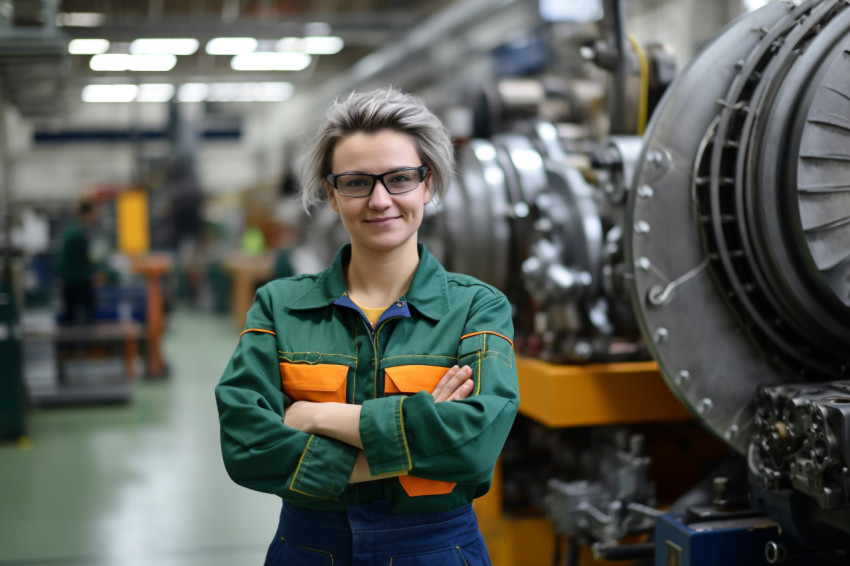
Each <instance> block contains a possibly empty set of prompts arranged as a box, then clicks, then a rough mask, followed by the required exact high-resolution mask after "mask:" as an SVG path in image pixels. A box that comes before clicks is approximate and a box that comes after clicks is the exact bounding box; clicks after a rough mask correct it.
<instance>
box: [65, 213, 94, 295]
mask: <svg viewBox="0 0 850 566" xmlns="http://www.w3.org/2000/svg"><path fill="white" fill-rule="evenodd" d="M58 271H59V277H60V278H61V279H62V280H63V281H64V282H65V283H91V277H92V275H93V274H94V265H93V264H92V262H91V259H89V239H88V236H87V235H86V229H85V227H84V226H83V225H82V223H81V222H80V221H79V220H76V219H75V220H72V221H71V222H70V223H69V224H68V226H66V227H65V230H64V231H63V232H62V243H61V245H60V248H59V270H58Z"/></svg>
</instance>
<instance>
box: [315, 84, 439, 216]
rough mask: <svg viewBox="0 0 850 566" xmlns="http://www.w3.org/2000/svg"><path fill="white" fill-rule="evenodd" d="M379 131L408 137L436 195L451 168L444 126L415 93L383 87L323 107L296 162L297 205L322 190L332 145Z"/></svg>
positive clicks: (322, 194)
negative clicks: (300, 159)
mask: <svg viewBox="0 0 850 566" xmlns="http://www.w3.org/2000/svg"><path fill="white" fill-rule="evenodd" d="M381 130H392V131H396V132H400V133H403V134H407V135H409V136H410V137H411V139H412V140H413V143H414V145H416V152H417V153H418V154H419V158H420V159H421V160H422V163H423V164H424V165H427V166H428V168H429V169H430V170H431V191H432V193H433V195H434V196H435V197H436V198H437V199H440V198H442V196H443V194H445V191H446V189H447V188H448V186H449V184H450V183H451V179H452V176H453V175H454V170H455V157H454V147H453V145H452V140H451V136H450V135H449V131H448V130H447V129H446V127H445V126H444V125H443V123H442V122H441V121H440V119H439V118H437V116H435V115H434V114H433V113H432V112H431V111H430V110H429V109H428V108H427V107H426V106H425V104H424V102H423V101H422V100H421V99H420V98H419V97H417V96H414V95H412V94H407V93H403V92H401V91H399V90H397V89H395V88H393V87H388V88H383V89H378V90H373V91H369V92H352V93H350V94H349V95H347V96H346V97H340V98H337V100H336V101H334V103H333V104H332V105H331V107H330V108H329V109H328V112H327V115H326V119H325V122H324V123H323V124H322V126H321V127H320V128H319V131H318V133H317V134H316V136H315V137H314V138H313V140H312V142H311V143H310V144H309V146H308V147H307V153H306V155H305V156H304V160H303V162H302V164H301V204H302V205H303V207H304V209H305V210H306V211H308V212H309V210H310V208H312V207H313V206H314V205H315V204H317V203H318V202H319V201H321V200H322V198H323V197H324V195H325V188H324V184H323V183H322V180H323V179H324V178H326V177H327V176H328V175H330V174H331V173H332V171H331V161H332V160H333V152H334V149H335V148H336V145H337V144H338V143H339V142H340V141H342V140H343V139H345V138H346V137H348V136H350V135H352V134H355V133H359V132H365V133H377V132H379V131H381Z"/></svg>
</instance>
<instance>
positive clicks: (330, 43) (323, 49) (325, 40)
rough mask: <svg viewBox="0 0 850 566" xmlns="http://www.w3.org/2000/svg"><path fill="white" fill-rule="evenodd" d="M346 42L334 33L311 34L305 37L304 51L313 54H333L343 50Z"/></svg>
mask: <svg viewBox="0 0 850 566" xmlns="http://www.w3.org/2000/svg"><path fill="white" fill-rule="evenodd" d="M344 45H345V42H344V41H343V40H342V38H341V37H336V36H334V35H325V36H316V35H313V36H309V37H305V38H304V47H303V49H304V52H305V53H311V54H313V55H333V54H334V53H339V52H340V51H342V48H343V46H344Z"/></svg>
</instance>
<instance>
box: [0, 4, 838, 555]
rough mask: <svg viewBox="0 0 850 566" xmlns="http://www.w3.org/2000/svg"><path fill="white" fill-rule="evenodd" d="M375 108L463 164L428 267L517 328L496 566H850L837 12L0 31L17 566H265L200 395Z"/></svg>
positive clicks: (298, 248)
mask: <svg viewBox="0 0 850 566" xmlns="http://www.w3.org/2000/svg"><path fill="white" fill-rule="evenodd" d="M387 85H393V86H395V87H397V88H398V89H401V90H403V91H405V92H409V93H412V94H415V95H416V96H418V97H420V98H421V99H422V100H423V101H424V102H425V103H426V104H427V105H428V107H429V108H430V109H431V110H432V111H433V112H434V113H435V114H436V115H437V116H439V117H440V119H441V120H442V122H443V123H444V124H445V126H446V127H447V128H448V130H449V132H450V134H451V137H452V141H453V143H454V146H455V150H456V156H457V167H456V170H457V171H456V175H455V178H454V179H453V181H452V183H451V186H450V187H449V189H448V190H447V192H446V194H445V197H444V198H443V199H439V200H435V201H434V202H432V203H430V204H429V205H428V206H427V207H426V209H425V218H424V220H423V223H422V227H421V229H420V231H419V241H420V242H421V243H423V244H425V246H426V247H427V248H428V250H429V251H430V252H431V253H432V254H434V256H436V257H437V259H438V260H439V261H440V262H441V263H442V264H443V265H444V266H445V267H446V269H447V270H449V271H452V272H458V273H463V274H467V275H470V276H473V277H475V278H477V279H480V280H481V281H484V282H486V283H488V284H490V285H492V286H494V287H496V288H497V289H499V290H500V291H501V292H502V293H504V294H505V295H506V296H507V298H508V299H509V301H510V303H511V306H512V312H513V325H514V337H513V338H514V340H513V348H514V352H515V355H516V369H517V374H518V379H519V392H520V401H519V409H518V410H519V413H518V415H517V417H516V419H515V421H514V423H513V427H512V429H511V431H510V433H509V435H508V438H507V442H506V443H505V445H504V448H503V449H502V452H501V456H500V457H499V462H498V465H497V466H496V470H495V473H494V475H493V479H492V485H491V488H490V490H489V492H488V493H486V495H483V496H482V497H479V498H478V499H476V500H475V502H474V504H473V505H474V509H475V512H476V515H477V517H478V524H479V529H480V531H481V533H482V535H483V537H484V540H485V541H486V545H487V548H488V551H489V554H490V559H491V561H492V563H493V565H494V566H536V565H547V566H548V565H555V566H590V565H605V564H622V565H633V566H756V565H762V564H782V565H786V564H793V565H804V566H817V565H821V564H824V565H833V564H848V563H850V370H849V369H848V362H850V3H848V2H847V0H795V1H786V0H711V1H705V0H702V1H700V0H569V1H566V0H168V1H166V0H126V1H124V0H122V1H118V0H114V1H111V0H0V110H2V113H0V566H12V565H19V566H38V565H45V566H46V565H55V566H136V565H151V564H156V565H157V566H201V565H204V566H248V565H259V564H261V563H263V560H264V558H265V556H266V551H267V549H268V547H269V542H270V541H271V540H272V537H273V536H274V535H275V529H276V526H277V520H278V515H279V513H280V506H281V501H280V498H279V497H277V496H275V495H273V494H268V493H260V492H257V491H252V490H249V489H245V488H244V487H241V486H239V485H237V484H236V483H234V482H233V481H232V480H231V479H230V478H229V477H228V473H227V472H226V470H225V467H224V465H223V462H222V453H221V446H220V438H219V420H218V419H219V417H218V414H217V411H216V402H215V397H214V394H213V390H214V388H215V386H216V384H217V383H218V381H219V379H220V378H221V376H222V373H223V371H224V370H225V367H226V366H227V364H228V360H229V359H230V357H231V355H232V354H233V352H234V349H235V348H236V345H237V343H238V342H239V340H240V333H241V332H242V331H243V329H244V328H245V321H246V313H247V312H248V310H249V308H250V307H251V305H252V303H253V301H254V297H255V293H256V292H257V290H258V289H259V288H260V287H261V286H263V285H264V284H266V283H267V282H269V281H272V280H274V279H276V278H279V277H286V276H291V275H299V274H305V273H315V272H318V271H321V270H322V269H324V268H325V267H326V266H327V265H329V264H330V263H331V262H332V260H333V258H334V256H335V255H336V253H337V250H338V249H339V248H340V246H341V245H343V244H344V243H345V242H346V241H347V234H346V233H345V231H344V230H342V227H341V225H340V222H339V220H338V218H337V214H336V213H334V212H333V210H331V208H330V207H329V206H327V204H326V203H325V204H324V205H323V206H321V207H319V208H318V209H317V210H315V211H313V212H312V214H310V215H308V214H306V213H305V212H304V210H303V208H302V206H301V200H300V197H299V180H298V175H297V172H298V166H299V164H300V160H301V158H302V156H303V148H304V145H305V141H306V140H307V139H308V138H309V137H310V136H311V135H312V133H313V132H314V130H315V128H316V127H317V126H318V124H319V122H320V120H321V119H322V117H323V116H324V112H325V110H326V109H327V107H328V106H329V105H330V104H331V102H332V101H333V100H334V99H336V98H337V97H339V96H342V95H344V94H346V93H349V92H352V91H363V90H369V89H372V88H379V87H385V86H387ZM82 202H86V203H89V204H90V206H89V208H85V207H81V203H82ZM74 230H77V234H79V233H84V234H85V239H86V241H87V243H88V249H87V251H86V254H87V257H88V258H89V261H90V262H91V267H92V270H93V273H94V275H93V276H92V277H91V282H92V288H93V293H94V305H93V318H92V319H91V320H87V321H85V324H83V323H81V322H80V321H79V320H70V318H71V315H69V314H68V313H65V312H64V311H63V300H64V299H67V297H66V296H65V295H63V293H64V292H65V291H64V289H65V287H63V279H62V278H63V277H65V275H62V273H61V272H60V265H59V262H60V252H62V250H63V249H65V248H63V246H64V242H65V241H66V239H67V238H69V237H71V236H69V234H70V233H71V232H72V231H74Z"/></svg>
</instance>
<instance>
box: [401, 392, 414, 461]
mask: <svg viewBox="0 0 850 566" xmlns="http://www.w3.org/2000/svg"><path fill="white" fill-rule="evenodd" d="M405 399H407V397H402V398H401V400H400V401H399V402H398V421H399V424H400V425H401V439H402V440H403V441H404V451H405V452H406V453H407V469H408V470H410V469H412V468H413V460H412V459H411V458H410V447H409V446H408V445H407V434H405V432H404V411H402V410H401V406H402V405H403V404H404V400H405Z"/></svg>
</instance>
